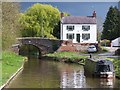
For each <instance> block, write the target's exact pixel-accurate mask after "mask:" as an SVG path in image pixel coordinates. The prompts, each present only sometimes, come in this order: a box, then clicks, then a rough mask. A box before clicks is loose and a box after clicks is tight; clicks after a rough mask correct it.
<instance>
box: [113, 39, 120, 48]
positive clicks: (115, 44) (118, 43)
mask: <svg viewBox="0 0 120 90" xmlns="http://www.w3.org/2000/svg"><path fill="white" fill-rule="evenodd" d="M111 44H112V46H113V47H120V37H118V38H116V39H114V40H112V43H111Z"/></svg>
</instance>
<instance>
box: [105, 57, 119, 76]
mask: <svg viewBox="0 0 120 90" xmlns="http://www.w3.org/2000/svg"><path fill="white" fill-rule="evenodd" d="M107 60H110V61H112V62H113V64H114V68H115V74H116V76H117V77H119V78H120V59H111V58H107Z"/></svg>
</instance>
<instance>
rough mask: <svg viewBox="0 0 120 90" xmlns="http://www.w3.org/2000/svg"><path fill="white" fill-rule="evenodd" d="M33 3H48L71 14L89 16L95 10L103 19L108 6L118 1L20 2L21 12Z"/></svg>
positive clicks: (116, 3)
mask: <svg viewBox="0 0 120 90" xmlns="http://www.w3.org/2000/svg"><path fill="white" fill-rule="evenodd" d="M35 3H41V4H50V5H52V6H53V7H57V8H58V9H59V10H60V11H61V12H67V13H69V14H70V15H72V16H91V15H92V13H93V11H96V13H97V17H99V18H101V19H102V20H103V21H104V20H105V17H106V14H107V12H108V10H109V7H110V6H117V7H118V2H22V3H20V5H21V12H24V11H25V10H27V8H29V7H31V6H32V5H33V4H35Z"/></svg>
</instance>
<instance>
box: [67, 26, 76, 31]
mask: <svg viewBox="0 0 120 90" xmlns="http://www.w3.org/2000/svg"><path fill="white" fill-rule="evenodd" d="M74 29H75V26H74V25H67V26H66V30H68V31H73V30H74Z"/></svg>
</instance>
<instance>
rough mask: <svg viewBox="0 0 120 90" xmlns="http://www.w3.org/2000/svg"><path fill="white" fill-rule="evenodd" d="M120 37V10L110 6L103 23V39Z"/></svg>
mask: <svg viewBox="0 0 120 90" xmlns="http://www.w3.org/2000/svg"><path fill="white" fill-rule="evenodd" d="M117 37H120V11H119V10H118V9H117V7H112V6H111V7H110V8H109V11H108V13H107V17H106V20H105V22H104V25H103V32H102V36H101V38H102V39H109V40H113V39H115V38H117Z"/></svg>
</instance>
